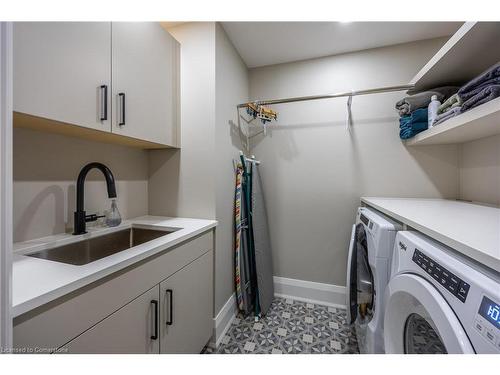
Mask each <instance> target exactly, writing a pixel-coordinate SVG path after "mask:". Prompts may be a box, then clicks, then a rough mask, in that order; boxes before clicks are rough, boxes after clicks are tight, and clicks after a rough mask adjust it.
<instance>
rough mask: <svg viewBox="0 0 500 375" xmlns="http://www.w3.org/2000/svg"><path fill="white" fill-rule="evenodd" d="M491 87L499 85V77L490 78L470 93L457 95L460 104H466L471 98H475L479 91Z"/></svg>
mask: <svg viewBox="0 0 500 375" xmlns="http://www.w3.org/2000/svg"><path fill="white" fill-rule="evenodd" d="M492 85H500V77H496V78H492V79H489V80H487V81H486V82H483V83H482V84H480V85H479V86H477V87H475V88H474V89H472V90H470V91H466V92H463V93H461V94H458V95H459V96H460V99H462V102H466V101H467V100H469V99H470V98H472V97H473V96H476V95H477V94H479V93H480V92H481V91H483V90H484V89H485V88H487V87H489V86H492Z"/></svg>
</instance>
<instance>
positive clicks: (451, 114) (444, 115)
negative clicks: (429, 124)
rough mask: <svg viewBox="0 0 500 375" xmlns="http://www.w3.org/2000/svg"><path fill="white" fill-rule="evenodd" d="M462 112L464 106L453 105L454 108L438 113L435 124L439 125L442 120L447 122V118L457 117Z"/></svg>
mask: <svg viewBox="0 0 500 375" xmlns="http://www.w3.org/2000/svg"><path fill="white" fill-rule="evenodd" d="M461 113H462V107H460V106H459V107H453V108H452V109H450V110H448V111H446V112H444V113H441V114H440V115H438V116H437V117H436V121H435V122H434V126H436V125H439V124H441V123H442V122H445V121H446V120H449V119H450V118H452V117H455V116H457V115H459V114H461Z"/></svg>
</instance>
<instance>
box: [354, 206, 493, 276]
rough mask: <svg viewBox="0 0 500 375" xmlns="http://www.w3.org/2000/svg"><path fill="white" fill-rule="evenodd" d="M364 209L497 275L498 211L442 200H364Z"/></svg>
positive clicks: (491, 208) (487, 207)
mask: <svg viewBox="0 0 500 375" xmlns="http://www.w3.org/2000/svg"><path fill="white" fill-rule="evenodd" d="M361 201H362V202H363V203H365V204H366V205H367V206H372V207H373V208H375V209H377V210H379V211H381V212H382V213H384V214H386V215H387V216H390V217H393V218H394V219H396V220H397V221H400V222H402V223H404V224H407V225H409V226H410V227H412V228H413V229H415V230H417V231H419V232H422V233H423V234H425V235H427V236H429V237H431V238H433V239H435V240H436V241H439V242H441V243H443V244H445V245H447V246H449V247H451V248H453V249H455V250H456V251H458V252H460V253H462V254H464V255H466V256H468V257H469V258H472V259H474V260H476V261H477V262H479V263H481V264H484V265H486V266H487V267H489V268H491V269H494V270H496V271H498V272H500V209H499V208H496V207H489V206H484V205H479V204H473V203H469V202H463V201H454V200H445V199H416V198H415V199H412V198H373V197H363V198H361Z"/></svg>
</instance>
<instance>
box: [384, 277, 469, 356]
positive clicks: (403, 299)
mask: <svg viewBox="0 0 500 375" xmlns="http://www.w3.org/2000/svg"><path fill="white" fill-rule="evenodd" d="M386 293H387V296H386V297H387V299H386V308H385V315H384V341H385V350H386V352H387V353H408V354H446V353H453V354H457V353H474V349H473V347H472V345H471V343H470V341H469V339H468V337H467V335H466V333H465V331H464V329H463V328H462V325H461V324H460V322H459V320H458V318H457V316H456V315H455V313H454V312H453V310H452V309H451V308H450V306H449V305H448V303H447V302H446V300H445V299H444V298H443V297H442V296H441V294H440V293H439V292H438V290H437V289H436V288H435V287H434V286H433V285H432V284H431V283H429V282H428V281H427V280H425V279H424V278H422V277H420V276H417V275H412V274H402V275H397V276H396V277H394V278H393V279H392V280H391V281H390V282H389V285H388V286H387V290H386Z"/></svg>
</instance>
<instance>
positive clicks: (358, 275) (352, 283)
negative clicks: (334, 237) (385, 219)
mask: <svg viewBox="0 0 500 375" xmlns="http://www.w3.org/2000/svg"><path fill="white" fill-rule="evenodd" d="M347 275H348V276H347V286H348V287H347V298H348V301H347V310H348V312H347V321H348V322H349V323H350V324H352V323H354V322H355V321H356V319H359V320H361V321H363V322H367V321H369V320H370V319H371V316H372V311H373V299H374V298H373V294H374V292H373V274H372V272H371V268H370V265H369V263H368V245H367V237H366V231H365V227H364V225H363V224H361V223H359V224H357V225H355V226H353V231H352V234H351V243H350V246H349V254H348V267H347Z"/></svg>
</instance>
